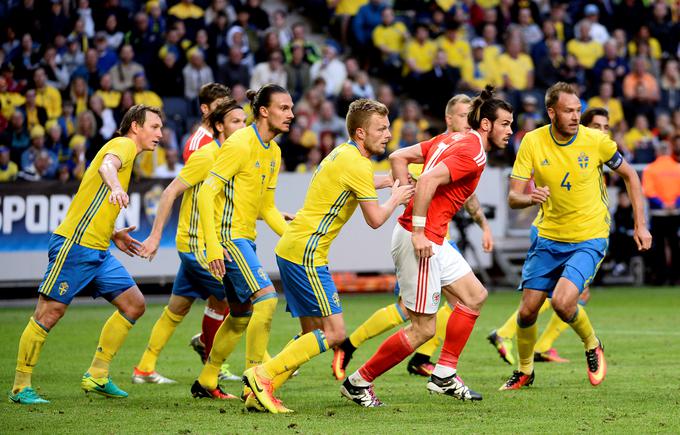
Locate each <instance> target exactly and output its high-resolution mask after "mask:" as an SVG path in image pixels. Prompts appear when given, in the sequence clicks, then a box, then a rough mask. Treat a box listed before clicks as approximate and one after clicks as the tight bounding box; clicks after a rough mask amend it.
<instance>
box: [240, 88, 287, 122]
mask: <svg viewBox="0 0 680 435" xmlns="http://www.w3.org/2000/svg"><path fill="white" fill-rule="evenodd" d="M287 93H288V91H287V90H286V89H284V88H282V87H281V86H279V85H275V84H273V83H267V84H266V85H264V86H262V87H261V88H260V89H258V90H257V91H254V90H252V89H248V90H247V91H246V97H248V99H249V100H250V101H251V102H252V107H253V117H254V118H255V119H259V117H260V108H261V107H269V104H271V102H272V95H274V94H287Z"/></svg>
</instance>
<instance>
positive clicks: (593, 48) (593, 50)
mask: <svg viewBox="0 0 680 435" xmlns="http://www.w3.org/2000/svg"><path fill="white" fill-rule="evenodd" d="M590 26H591V24H590V21H587V20H584V21H582V22H581V25H580V26H579V28H578V31H577V33H578V35H579V36H578V39H576V38H574V39H572V40H571V41H569V42H567V53H569V54H573V55H574V57H576V59H577V60H578V63H579V65H581V66H582V67H583V68H584V69H586V70H589V69H591V68H592V67H593V66H594V65H595V62H597V60H598V59H599V58H600V57H602V55H603V54H604V48H602V44H600V43H599V42H597V41H595V40H593V39H592V38H591V37H590Z"/></svg>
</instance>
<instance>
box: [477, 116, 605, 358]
mask: <svg viewBox="0 0 680 435" xmlns="http://www.w3.org/2000/svg"><path fill="white" fill-rule="evenodd" d="M581 124H582V125H585V126H586V127H589V128H594V129H596V130H600V131H601V132H603V133H605V134H609V113H608V112H607V110H606V109H604V108H602V107H589V108H588V109H586V111H585V112H583V114H582V115H581ZM540 220H541V214H540V213H539V214H538V215H537V216H536V219H534V221H533V222H532V224H531V231H530V238H531V242H532V243H533V242H534V240H535V239H536V237H538V228H536V225H538V222H539V221H540ZM589 299H590V288H589V287H586V288H584V289H583V293H581V296H580V297H579V302H578V303H579V304H580V305H585V304H586V303H587V302H588V300H589ZM548 308H550V302H549V301H548V300H547V299H546V301H545V302H543V305H541V308H540V310H539V312H538V314H542V313H543V312H544V311H546V310H547V309H548ZM568 327H569V326H568V325H567V324H566V323H565V322H564V321H563V320H562V319H560V316H558V315H557V313H555V312H553V314H552V316H550V320H549V321H548V325H547V326H546V327H545V329H544V330H543V333H542V334H541V336H540V337H539V338H538V341H537V342H536V345H535V347H534V361H535V362H558V363H562V362H569V360H567V359H565V358H562V357H561V356H560V355H559V354H558V353H557V349H555V348H553V347H552V345H553V343H554V342H555V340H557V338H558V337H559V336H560V334H561V333H562V332H563V331H564V330H566V329H567V328H568ZM515 334H517V310H516V311H515V312H513V313H512V314H511V315H510V317H508V320H506V321H505V323H504V324H503V326H501V327H500V328H498V329H497V330H496V329H494V330H493V331H491V333H490V334H489V335H488V336H487V340H489V343H491V345H492V346H493V347H495V348H496V350H497V351H498V354H499V355H500V357H501V359H502V360H503V361H505V362H506V363H508V364H510V365H514V364H515V357H514V356H513V354H512V339H513V337H514V336H515Z"/></svg>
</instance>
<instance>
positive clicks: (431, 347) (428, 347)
mask: <svg viewBox="0 0 680 435" xmlns="http://www.w3.org/2000/svg"><path fill="white" fill-rule="evenodd" d="M452 312H453V310H452V309H451V307H450V306H449V304H444V306H442V307H441V308H439V311H437V330H436V332H435V334H434V337H432V338H431V339H429V340H428V341H426V342H425V343H423V344H422V345H421V346H420V347H419V348H418V349H416V353H420V354H423V355H427V356H429V357H432V355H434V353H435V351H436V350H437V348H439V346H441V344H442V342H443V341H444V338H445V337H446V324H447V323H448V321H449V316H451V313H452Z"/></svg>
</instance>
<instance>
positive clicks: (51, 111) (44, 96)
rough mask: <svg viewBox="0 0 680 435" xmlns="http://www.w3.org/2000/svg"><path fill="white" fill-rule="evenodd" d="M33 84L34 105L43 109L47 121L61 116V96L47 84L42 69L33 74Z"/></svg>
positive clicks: (45, 75)
mask: <svg viewBox="0 0 680 435" xmlns="http://www.w3.org/2000/svg"><path fill="white" fill-rule="evenodd" d="M33 82H34V83H35V91H36V92H35V101H36V104H37V105H38V106H40V107H44V108H45V110H46V111H47V117H48V118H49V119H55V118H58V117H59V116H61V94H60V93H59V90H58V89H57V88H54V87H52V86H49V85H48V84H47V74H45V70H44V69H42V68H37V69H36V70H35V72H33Z"/></svg>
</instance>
